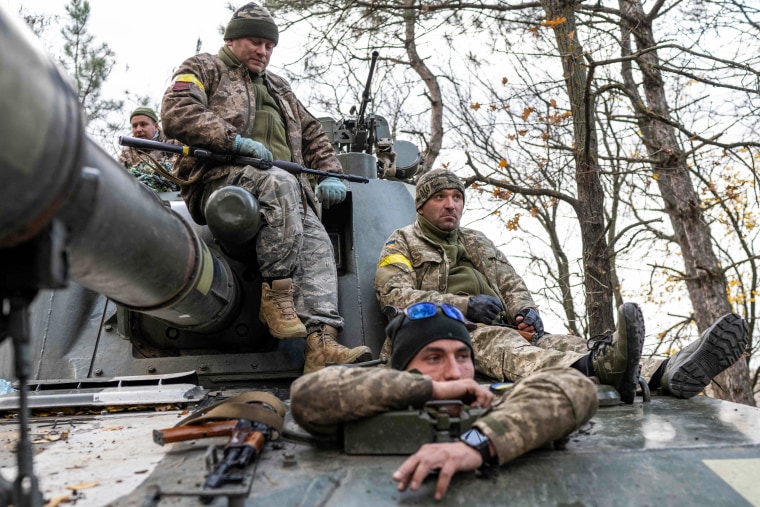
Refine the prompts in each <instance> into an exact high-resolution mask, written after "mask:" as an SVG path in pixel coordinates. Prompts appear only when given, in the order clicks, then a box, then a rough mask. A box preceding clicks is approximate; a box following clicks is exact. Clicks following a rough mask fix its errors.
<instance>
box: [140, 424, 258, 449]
mask: <svg viewBox="0 0 760 507" xmlns="http://www.w3.org/2000/svg"><path fill="white" fill-rule="evenodd" d="M236 424H237V421H236V420H229V421H214V422H209V423H205V424H188V425H186V426H174V427H172V428H167V429H164V430H153V441H154V442H155V443H157V444H158V445H164V444H171V443H173V442H184V441H186V440H197V439H199V438H211V437H225V436H229V435H232V432H233V430H234V429H235V425H236ZM262 445H263V444H262Z"/></svg>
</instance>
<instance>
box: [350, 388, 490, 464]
mask: <svg viewBox="0 0 760 507" xmlns="http://www.w3.org/2000/svg"><path fill="white" fill-rule="evenodd" d="M482 413H483V409H481V408H470V407H469V406H467V405H465V404H464V403H462V402H461V401H459V400H452V401H449V400H445V401H443V400H441V401H438V400H436V401H429V402H427V403H426V404H425V406H424V407H423V408H421V409H412V408H410V409H408V410H396V411H393V412H386V413H383V414H379V415H376V416H374V417H370V418H368V419H363V420H361V421H354V422H351V423H346V424H344V425H343V449H344V451H345V452H346V454H412V453H414V452H416V451H417V450H418V449H419V448H420V446H421V445H422V444H427V443H431V442H455V441H457V440H458V438H459V435H461V434H462V433H464V432H465V431H467V430H468V429H469V428H470V426H472V423H473V422H475V420H476V419H477V418H478V417H479V416H480V415H481V414H482Z"/></svg>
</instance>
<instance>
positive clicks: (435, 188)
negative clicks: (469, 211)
mask: <svg viewBox="0 0 760 507" xmlns="http://www.w3.org/2000/svg"><path fill="white" fill-rule="evenodd" d="M447 188H454V189H456V190H459V191H460V192H462V199H463V200H464V183H462V180H460V179H459V178H458V177H457V175H456V174H454V173H453V172H451V171H447V170H446V169H436V170H435V171H430V172H429V173H425V174H423V175H422V176H421V177H420V179H419V181H417V195H416V196H415V198H414V207H415V208H416V209H420V208H421V207H422V206H423V205H424V204H425V203H426V202H427V200H428V199H430V198H431V197H432V196H433V194H435V193H436V192H440V191H441V190H445V189H447Z"/></svg>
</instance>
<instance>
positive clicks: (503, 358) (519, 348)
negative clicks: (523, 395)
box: [470, 326, 662, 382]
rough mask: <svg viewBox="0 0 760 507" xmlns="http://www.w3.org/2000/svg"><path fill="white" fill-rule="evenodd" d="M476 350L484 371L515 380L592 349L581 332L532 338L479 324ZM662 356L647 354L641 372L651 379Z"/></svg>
mask: <svg viewBox="0 0 760 507" xmlns="http://www.w3.org/2000/svg"><path fill="white" fill-rule="evenodd" d="M470 337H471V338H472V347H473V349H474V351H475V369H476V371H478V372H479V373H482V374H483V375H488V376H489V377H492V378H496V379H500V380H502V381H512V382H516V381H518V380H520V379H523V378H525V377H527V376H528V375H530V374H531V373H533V372H536V371H539V370H545V369H547V368H552V367H569V366H570V365H572V364H573V363H575V362H576V361H578V360H579V359H581V358H582V357H583V356H585V355H586V354H588V353H589V349H588V346H587V344H586V340H584V339H583V338H581V337H580V336H575V335H562V334H545V335H544V336H542V337H541V338H539V339H538V340H534V341H533V342H529V341H527V340H526V339H525V338H523V337H522V336H521V335H520V333H518V332H517V331H516V330H514V329H510V328H507V327H501V326H479V327H478V328H477V329H475V330H474V331H472V332H471V333H470ZM661 363H662V360H661V359H652V358H645V359H643V360H642V362H641V366H642V371H641V374H642V376H643V377H644V379H645V380H647V381H649V379H650V378H651V377H652V374H654V372H655V371H656V370H657V367H658V366H659V365H660V364H661Z"/></svg>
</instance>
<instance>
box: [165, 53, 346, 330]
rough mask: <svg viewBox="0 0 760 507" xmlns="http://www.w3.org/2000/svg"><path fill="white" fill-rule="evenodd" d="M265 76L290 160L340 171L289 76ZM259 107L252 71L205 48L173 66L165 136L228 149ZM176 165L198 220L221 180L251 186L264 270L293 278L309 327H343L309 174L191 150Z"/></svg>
mask: <svg viewBox="0 0 760 507" xmlns="http://www.w3.org/2000/svg"><path fill="white" fill-rule="evenodd" d="M264 81H265V83H266V86H267V87H268V90H269V93H270V94H271V96H272V97H274V99H275V100H276V102H277V106H278V107H279V109H280V111H281V113H282V116H283V120H284V122H285V127H286V131H287V136H288V144H289V147H290V150H291V156H292V161H294V162H297V163H299V164H301V165H304V166H306V167H312V168H316V169H321V170H326V171H331V172H337V173H340V172H342V169H341V166H340V162H339V161H338V159H337V158H336V157H335V151H334V150H333V148H332V145H331V144H330V142H329V140H328V139H327V137H326V136H325V135H324V131H323V130H322V126H321V124H320V123H319V121H318V120H316V119H315V118H314V117H313V116H312V115H311V114H310V113H309V112H308V111H307V110H306V108H304V107H303V105H302V104H301V103H300V102H299V101H298V100H297V99H296V97H295V95H294V94H293V91H292V90H291V89H290V86H289V85H288V84H287V82H286V81H285V80H283V79H282V78H280V77H278V76H276V75H274V74H271V73H266V79H265V80H264ZM255 113H256V88H255V86H254V85H253V82H252V79H251V77H250V75H249V73H248V70H247V69H246V68H245V67H242V66H235V67H229V66H227V65H226V64H225V63H224V61H222V59H221V58H219V57H218V56H216V55H210V54H200V55H196V56H194V57H192V58H189V59H188V60H186V61H185V62H184V63H183V64H182V65H180V67H179V69H178V70H177V72H176V73H175V77H174V84H173V85H172V86H170V87H169V89H168V90H167V91H166V93H165V94H164V98H163V103H162V111H161V118H162V121H163V123H164V129H165V131H166V133H167V135H170V136H171V137H173V138H176V139H178V140H181V141H182V142H183V143H184V144H187V145H191V146H204V147H206V148H209V149H210V150H212V151H216V152H220V153H230V152H232V147H233V144H234V140H235V136H236V135H238V134H239V135H241V136H243V137H249V136H250V130H251V129H252V128H253V123H254V115H255ZM175 169H176V174H177V175H178V176H179V177H180V178H183V179H188V180H189V181H190V184H189V185H187V186H183V187H182V190H181V195H182V197H183V198H184V199H185V202H186V203H187V205H188V209H189V211H190V213H191V215H192V216H193V219H194V220H196V222H198V223H200V224H205V218H204V217H203V213H202V209H203V204H204V202H205V199H206V198H207V197H208V195H210V193H211V192H212V191H213V190H215V189H216V188H218V187H219V186H222V185H238V186H241V187H243V188H245V189H247V190H249V191H250V192H251V193H252V194H253V195H254V197H256V198H257V200H258V201H259V204H260V206H261V209H262V215H263V218H264V224H263V226H262V228H261V230H260V231H259V233H258V235H257V242H256V255H257V260H258V262H259V268H260V271H261V274H262V276H264V277H266V278H277V277H291V278H292V279H293V284H294V289H295V291H294V301H295V304H296V310H297V311H298V315H299V318H300V319H301V321H302V322H303V323H304V325H306V328H307V331H308V332H309V333H311V332H313V331H315V330H317V329H318V328H319V325H320V324H327V325H330V326H332V327H335V328H338V329H340V328H342V327H343V319H342V318H341V317H340V315H339V314H338V301H337V299H338V296H337V294H338V292H337V272H336V268H335V263H334V260H333V259H334V255H333V252H332V244H331V243H330V241H329V238H328V236H327V233H326V231H325V229H324V226H322V224H321V222H320V221H319V219H318V218H317V216H316V213H315V208H314V207H315V206H316V199H315V197H314V192H313V190H312V188H311V185H310V184H309V180H308V178H307V177H306V175H303V174H302V175H300V176H299V177H295V176H293V175H292V174H290V173H288V172H286V171H283V170H281V169H278V168H272V169H269V170H260V169H257V168H254V167H251V166H244V167H241V166H231V165H216V164H214V163H210V162H208V161H203V160H197V159H195V158H193V157H182V158H181V159H180V160H179V161H178V163H177V164H176V168H175ZM305 203H308V205H305Z"/></svg>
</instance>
